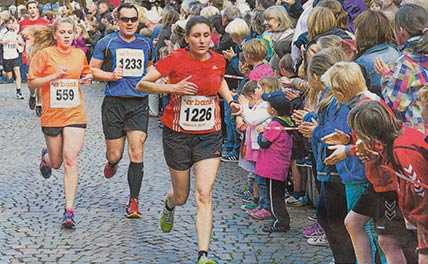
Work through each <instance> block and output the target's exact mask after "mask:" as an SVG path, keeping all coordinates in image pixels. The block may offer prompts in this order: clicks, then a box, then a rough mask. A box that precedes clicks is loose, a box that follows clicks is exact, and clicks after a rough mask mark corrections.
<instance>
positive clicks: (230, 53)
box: [223, 47, 236, 61]
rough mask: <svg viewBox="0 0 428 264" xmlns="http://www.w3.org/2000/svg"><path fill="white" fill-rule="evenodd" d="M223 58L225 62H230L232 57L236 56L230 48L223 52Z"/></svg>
mask: <svg viewBox="0 0 428 264" xmlns="http://www.w3.org/2000/svg"><path fill="white" fill-rule="evenodd" d="M223 56H224V58H225V59H226V60H228V61H230V60H231V59H232V58H233V57H235V56H236V53H235V51H234V50H233V49H232V47H230V48H229V49H227V50H223Z"/></svg>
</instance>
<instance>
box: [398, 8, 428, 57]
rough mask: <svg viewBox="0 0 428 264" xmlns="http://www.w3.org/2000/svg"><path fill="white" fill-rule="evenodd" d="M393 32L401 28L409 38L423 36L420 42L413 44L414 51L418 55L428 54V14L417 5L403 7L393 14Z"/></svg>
mask: <svg viewBox="0 0 428 264" xmlns="http://www.w3.org/2000/svg"><path fill="white" fill-rule="evenodd" d="M394 27H395V30H397V29H399V28H403V29H404V30H405V31H406V32H407V33H408V34H409V35H410V37H415V36H423V39H422V41H420V42H418V43H416V44H414V48H415V51H416V52H418V53H428V30H425V29H426V28H427V27H428V13H427V11H426V10H425V9H424V8H423V7H421V6H418V5H415V4H408V5H403V6H401V7H400V9H398V11H397V13H395V19H394Z"/></svg>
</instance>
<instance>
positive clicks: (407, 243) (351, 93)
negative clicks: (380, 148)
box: [322, 62, 416, 263]
mask: <svg viewBox="0 0 428 264" xmlns="http://www.w3.org/2000/svg"><path fill="white" fill-rule="evenodd" d="M326 76H328V78H326V79H328V80H326V82H328V83H330V89H331V91H332V93H333V95H334V97H335V98H336V99H337V101H338V102H339V103H341V104H346V106H347V108H348V109H353V108H354V107H356V106H357V105H359V104H361V103H362V102H364V101H369V100H375V101H380V102H382V103H383V104H384V107H385V109H388V110H389V111H390V109H389V107H388V106H387V105H386V104H385V103H384V102H383V101H381V100H380V98H379V97H378V96H376V95H375V94H373V93H371V92H369V91H368V90H367V86H366V82H365V80H364V77H363V74H362V72H361V67H360V66H359V65H357V64H356V63H354V62H351V63H347V62H340V63H337V64H336V65H334V66H333V67H332V68H330V69H329V71H328V72H327V73H326ZM390 114H391V115H393V114H392V111H390ZM333 135H334V136H335V137H338V138H339V137H342V136H343V137H344V139H345V140H342V141H343V142H342V143H339V144H348V142H351V143H350V145H348V146H346V147H345V146H341V145H337V144H338V142H334V141H331V139H332V135H328V136H326V137H324V138H323V139H322V140H323V141H324V142H326V143H328V144H334V145H336V146H332V147H330V149H331V150H334V152H333V154H331V155H330V156H329V157H327V158H326V159H325V160H324V162H325V163H326V164H329V165H333V164H336V167H338V169H339V168H340V163H339V161H340V160H343V159H344V158H346V157H347V156H354V157H355V156H356V154H355V151H356V150H355V149H356V148H355V146H354V144H355V143H354V142H356V140H355V137H354V135H353V134H351V136H349V135H346V134H345V133H343V132H342V131H338V130H337V131H336V132H335V133H333ZM348 158H349V157H348ZM363 162H364V160H363ZM377 171H378V168H377V167H376V166H373V165H371V164H367V163H366V176H367V179H368V180H369V182H370V185H368V186H367V187H366V188H365V189H364V190H363V189H362V188H360V191H358V189H357V188H353V189H351V190H350V191H348V190H347V193H346V194H347V196H349V198H351V199H352V200H353V202H352V203H348V206H349V209H350V211H349V212H348V215H347V216H346V218H345V225H346V228H347V230H348V232H349V234H350V235H351V238H352V241H353V244H354V248H355V252H356V255H357V257H358V261H359V262H361V263H367V262H369V260H370V255H369V254H368V253H369V252H372V254H374V250H375V248H374V247H373V243H371V248H372V251H370V250H369V241H368V240H367V238H369V240H372V241H371V242H376V240H373V238H375V236H374V237H372V238H370V236H371V235H372V232H369V230H367V229H366V232H367V235H369V237H367V235H366V234H365V232H364V229H363V226H364V225H366V223H367V222H368V221H369V219H370V218H373V220H374V222H375V227H376V229H375V231H377V232H378V240H379V245H380V247H381V248H382V250H383V251H384V253H385V257H386V261H387V262H388V263H394V261H397V263H405V260H406V259H407V262H408V263H415V262H416V260H415V257H416V256H415V255H414V247H416V245H415V243H414V242H415V241H416V240H415V238H413V234H412V232H411V231H408V230H406V229H405V224H404V220H403V216H402V215H401V213H400V211H399V210H398V206H396V205H397V204H398V202H397V201H398V200H397V195H396V193H395V188H396V184H395V183H394V182H392V181H390V180H389V179H388V178H389V177H388V176H387V174H382V177H381V176H380V175H379V174H378V173H377ZM385 176H387V177H385ZM355 187H357V186H355ZM360 187H362V186H360ZM357 194H359V195H357ZM352 197H353V198H352ZM347 198H348V197H347ZM373 235H374V234H373ZM413 240H414V241H413ZM381 256H382V255H381ZM371 257H372V258H373V255H372V256H371ZM384 262H385V261H384Z"/></svg>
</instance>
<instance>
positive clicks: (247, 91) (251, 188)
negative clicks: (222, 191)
mask: <svg viewBox="0 0 428 264" xmlns="http://www.w3.org/2000/svg"><path fill="white" fill-rule="evenodd" d="M247 76H248V74H247ZM256 89H257V82H256V81H248V82H246V83H245V84H244V85H243V87H242V88H241V91H240V93H239V97H241V96H240V95H241V94H242V96H244V97H245V99H247V100H248V106H249V107H250V108H253V107H254V106H255V105H256V103H257V102H258V99H257V97H256V96H255V91H256ZM238 101H240V102H242V101H243V100H242V97H241V99H240V100H239V99H238ZM247 129H248V125H247V124H246V123H245V122H244V119H243V118H242V117H241V116H237V117H236V130H237V131H238V132H239V133H240V134H241V135H242V136H241V146H240V155H239V163H238V165H239V167H241V168H242V169H244V170H245V171H246V172H247V183H246V184H245V186H244V187H242V188H241V189H240V190H239V191H237V192H235V193H234V194H235V195H237V196H241V197H242V199H243V200H244V201H245V202H246V204H244V205H242V206H241V209H242V210H244V211H248V210H252V209H255V208H257V206H258V204H259V197H260V195H259V189H258V188H257V186H256V185H255V181H254V180H255V176H254V160H247V159H246V158H245V157H246V152H247V151H246V150H247V147H248V146H247V140H246V136H245V134H246V131H247Z"/></svg>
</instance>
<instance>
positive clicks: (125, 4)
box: [100, 3, 138, 18]
mask: <svg viewBox="0 0 428 264" xmlns="http://www.w3.org/2000/svg"><path fill="white" fill-rule="evenodd" d="M100 4H101V3H100ZM123 8H128V9H134V10H135V11H136V12H137V17H138V9H137V8H136V7H135V6H134V5H133V4H129V3H124V4H121V5H120V6H119V7H118V8H117V16H118V18H120V11H121V10H122V9H123Z"/></svg>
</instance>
